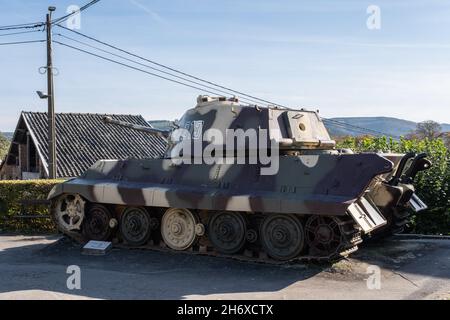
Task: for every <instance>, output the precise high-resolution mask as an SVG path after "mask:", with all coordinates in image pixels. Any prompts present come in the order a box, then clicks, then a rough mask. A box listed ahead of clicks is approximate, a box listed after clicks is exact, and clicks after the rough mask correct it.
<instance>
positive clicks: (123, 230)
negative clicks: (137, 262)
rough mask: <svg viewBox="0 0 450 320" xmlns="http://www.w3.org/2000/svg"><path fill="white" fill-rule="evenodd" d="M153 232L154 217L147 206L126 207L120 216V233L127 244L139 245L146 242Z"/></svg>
mask: <svg viewBox="0 0 450 320" xmlns="http://www.w3.org/2000/svg"><path fill="white" fill-rule="evenodd" d="M151 232H152V219H151V217H150V214H149V213H148V212H147V210H145V208H138V207H129V208H126V209H125V210H124V211H123V213H122V215H121V217H120V234H121V235H122V238H123V240H124V241H125V242H126V244H128V245H130V246H133V247H137V246H141V245H143V244H145V243H146V242H147V241H148V239H149V238H150V235H151Z"/></svg>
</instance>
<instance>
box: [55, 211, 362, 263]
mask: <svg viewBox="0 0 450 320" xmlns="http://www.w3.org/2000/svg"><path fill="white" fill-rule="evenodd" d="M334 218H337V217H334ZM337 219H338V221H339V222H338V225H339V227H340V229H341V243H340V245H339V246H338V247H337V248H336V250H335V251H334V252H332V253H329V254H328V255H320V254H316V253H314V252H310V251H311V250H307V249H304V250H303V252H302V253H301V254H300V255H299V256H297V257H295V258H293V259H290V260H287V261H278V260H275V259H273V258H271V257H269V256H268V255H267V254H266V253H265V252H264V250H263V249H262V246H261V245H260V244H259V243H257V244H256V243H247V244H246V245H245V247H244V249H243V250H241V252H240V253H237V254H223V253H220V252H218V251H217V250H216V249H215V248H214V247H213V246H212V244H211V243H210V241H209V239H208V238H207V236H206V235H205V236H202V237H200V238H199V240H198V241H197V242H196V243H195V244H194V245H192V246H191V247H190V248H188V249H187V250H184V251H176V250H173V249H170V248H169V247H168V246H167V245H166V244H165V243H164V241H163V240H162V238H161V235H160V232H154V233H155V235H154V236H152V238H150V240H149V241H148V242H147V243H146V244H144V245H141V246H130V245H127V243H125V242H124V241H123V240H121V238H120V235H119V231H118V230H117V232H116V236H114V237H113V239H112V243H113V247H115V248H126V249H132V250H154V251H159V252H171V253H175V254H193V255H202V256H212V257H221V258H228V259H232V260H237V261H244V262H252V263H263V264H273V265H289V264H296V263H329V262H334V261H338V260H340V259H342V258H344V257H346V256H348V255H349V254H351V253H353V252H355V251H356V250H358V244H360V243H361V242H362V237H361V232H360V230H359V229H357V228H356V227H355V223H354V221H353V219H352V218H351V217H350V216H343V217H339V218H337ZM201 220H204V219H201ZM249 225H251V222H250V223H249ZM58 229H59V230H60V231H61V232H62V233H63V234H65V235H66V236H68V237H69V238H71V239H72V240H75V241H76V242H78V243H80V244H85V243H86V242H87V241H88V239H86V238H85V237H84V235H83V233H81V232H68V231H64V230H61V228H58ZM158 230H159V229H158ZM307 251H309V252H307Z"/></svg>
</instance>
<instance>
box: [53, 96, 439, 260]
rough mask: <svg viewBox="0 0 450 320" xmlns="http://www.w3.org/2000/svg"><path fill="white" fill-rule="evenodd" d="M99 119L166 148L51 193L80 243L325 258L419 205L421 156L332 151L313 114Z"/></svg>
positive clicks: (196, 111)
mask: <svg viewBox="0 0 450 320" xmlns="http://www.w3.org/2000/svg"><path fill="white" fill-rule="evenodd" d="M104 121H105V122H106V123H109V124H110V125H119V126H127V127H131V128H133V129H135V130H143V131H146V132H148V133H149V134H156V135H160V136H163V137H164V138H165V139H166V140H167V150H166V152H165V155H164V156H163V157H161V158H159V159H144V160H142V159H141V160H138V159H133V155H130V158H129V159H126V160H114V161H112V160H101V161H98V162H97V163H95V164H94V165H93V166H92V167H91V168H90V169H88V170H87V171H86V172H85V173H84V174H83V175H82V176H80V177H77V178H73V179H70V180H68V181H66V182H64V183H61V184H59V185H57V186H55V187H54V189H53V190H52V191H51V193H50V194H49V199H50V200H51V202H52V206H51V211H52V216H53V217H54V219H55V222H56V224H57V226H58V229H59V230H60V231H61V232H63V233H64V234H66V235H67V236H69V237H71V238H73V239H76V240H77V241H80V242H82V243H84V242H86V241H88V240H100V241H112V242H113V243H114V245H116V246H127V247H146V248H154V249H158V250H159V249H161V250H173V251H186V252H190V253H200V254H211V255H221V256H227V257H235V258H236V257H237V258H244V259H250V260H256V261H262V260H263V261H272V262H286V261H299V260H304V259H307V260H310V259H315V260H327V261H330V260H335V259H338V258H340V257H342V256H345V255H348V254H350V253H351V252H354V251H355V250H356V249H357V248H358V244H360V243H361V242H362V241H363V239H365V238H367V237H371V236H374V235H377V234H379V235H386V234H391V233H397V232H401V231H402V229H403V228H404V226H405V224H406V222H407V220H408V216H409V214H410V212H412V211H420V210H424V209H425V208H426V205H425V204H424V203H423V202H422V201H421V200H420V199H419V198H418V197H417V195H416V194H415V193H414V186H413V180H414V177H415V176H416V174H417V173H418V172H419V171H422V170H426V169H428V168H429V167H430V166H431V163H430V161H429V160H427V158H426V155H425V154H413V153H409V154H406V155H404V154H378V153H354V152H353V151H352V150H339V149H336V144H335V141H333V140H332V139H331V138H330V135H329V134H328V132H327V130H326V128H325V126H324V123H323V121H322V119H321V117H320V116H319V114H318V112H317V111H309V110H304V109H300V110H295V109H286V108H279V107H275V106H274V107H272V106H268V107H260V106H256V105H245V104H241V103H240V102H239V100H238V99H237V98H235V97H232V98H226V97H210V96H200V97H198V99H197V105H196V106H195V107H194V108H192V109H189V110H187V111H186V113H185V114H184V115H183V116H182V118H181V119H180V120H179V121H176V122H175V123H174V125H173V128H172V129H171V130H168V131H164V130H160V129H155V128H151V127H140V126H136V125H132V124H128V123H123V122H120V121H115V120H113V119H111V118H105V119H104ZM130 143H133V141H130Z"/></svg>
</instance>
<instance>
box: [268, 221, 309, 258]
mask: <svg viewBox="0 0 450 320" xmlns="http://www.w3.org/2000/svg"><path fill="white" fill-rule="evenodd" d="M260 233H261V242H262V245H263V248H264V250H265V251H266V253H267V254H268V255H269V256H270V257H272V258H274V259H276V260H281V261H287V260H291V259H293V258H295V257H297V256H298V255H299V254H300V252H301V251H302V249H303V245H304V232H303V227H302V225H301V223H300V221H299V220H298V219H297V218H296V217H295V216H293V215H287V214H274V215H269V216H267V217H266V218H265V219H264V220H263V222H262V224H261V232H260Z"/></svg>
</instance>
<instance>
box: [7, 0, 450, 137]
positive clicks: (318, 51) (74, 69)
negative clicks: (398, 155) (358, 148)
mask: <svg viewBox="0 0 450 320" xmlns="http://www.w3.org/2000/svg"><path fill="white" fill-rule="evenodd" d="M86 2H87V0H83V1H81V0H78V1H75V0H70V1H65V0H63V1H56V0H53V1H47V0H39V1H37V0H34V1H32V0H14V1H9V0H8V1H6V0H0V5H1V8H2V10H1V11H0V25H9V24H18V23H26V22H34V21H42V20H43V19H44V16H45V13H46V8H47V7H48V6H49V5H55V6H56V7H57V11H56V13H55V16H56V17H59V16H61V15H64V14H65V11H66V9H67V7H68V6H69V5H72V4H77V5H80V6H81V5H83V4H85V3H86ZM372 4H373V5H377V6H379V7H380V9H381V29H379V30H369V29H368V28H367V26H366V20H367V18H368V17H369V15H368V14H367V12H366V10H367V7H368V6H369V5H372ZM80 31H81V32H83V33H85V34H88V35H92V36H94V37H97V38H99V39H101V40H104V41H107V42H110V43H113V44H116V45H118V46H120V47H123V48H126V49H128V50H131V51H134V52H136V53H138V54H140V55H143V56H145V57H148V58H150V59H153V60H156V61H159V62H161V63H164V64H167V65H170V66H172V67H175V68H178V69H181V70H183V71H186V72H188V73H192V74H195V75H197V76H199V77H202V78H206V79H209V80H211V81H214V82H218V83H221V84H224V85H226V86H230V87H232V88H236V89H239V90H242V91H245V92H248V93H251V94H253V95H257V96H260V97H263V98H266V99H269V100H273V101H277V102H278V103H280V104H284V105H289V106H292V107H297V106H302V107H307V108H311V109H319V110H320V112H321V114H322V115H323V116H326V117H334V116H393V117H398V118H404V119H408V120H413V121H422V120H426V119H433V120H436V121H439V122H447V123H450V1H436V0H408V1H406V0H405V1H402V0H396V1H393V0H390V1H384V0H383V1H380V0H373V1H361V0H355V1H345V0H344V1H336V0H334V1H317V0H316V1H299V0H284V1H283V0H281V1H267V0H227V1H225V0H222V1H218V0H216V1H212V0H171V1H162V0H156V1H155V0H102V1H101V2H100V3H98V4H96V5H95V6H93V7H91V8H90V9H88V10H87V11H85V12H84V13H83V14H82V17H81V30H80ZM58 32H59V31H58ZM0 34H1V32H0ZM68 35H69V34H68ZM43 37H44V34H41V33H34V34H29V35H20V36H14V37H12V36H7V37H0V42H7V41H18V40H28V39H40V38H43ZM56 38H57V37H55V39H56ZM60 40H62V39H60ZM66 42H67V43H69V41H68V40H66ZM44 64H45V45H44V44H43V43H38V44H28V45H20V46H0V65H1V82H0V96H1V99H0V130H1V131H10V130H13V128H14V126H15V124H16V122H17V119H18V116H19V114H20V111H21V110H28V111H30V110H31V111H46V108H47V106H46V102H45V100H39V99H38V98H37V96H36V94H35V91H36V90H42V91H45V90H46V77H45V76H43V75H40V74H39V73H38V68H39V67H40V66H43V65H44ZM54 64H55V66H56V67H57V68H58V70H59V75H58V76H57V77H56V78H55V89H56V94H55V96H56V108H57V111H58V112H96V113H126V114H142V115H143V116H144V117H146V118H147V119H149V120H150V119H175V118H179V117H180V116H181V115H182V113H183V111H184V110H185V109H187V108H190V107H192V106H193V105H194V104H195V99H196V97H197V95H198V94H199V93H200V92H198V91H196V90H192V89H189V88H184V87H180V86H178V85H175V84H171V83H169V82H166V81H163V80H160V79H156V78H153V77H150V76H148V75H145V74H141V73H138V72H136V71H132V70H128V69H125V68H123V67H120V66H116V65H113V64H110V63H109V62H105V61H101V60H99V59H96V58H93V57H89V56H86V55H83V54H80V53H77V52H73V51H72V50H70V49H68V48H64V47H61V46H58V45H56V44H55V52H54Z"/></svg>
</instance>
